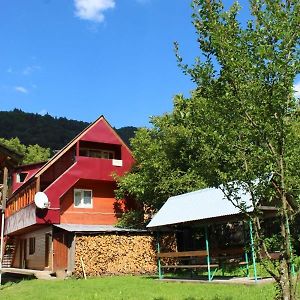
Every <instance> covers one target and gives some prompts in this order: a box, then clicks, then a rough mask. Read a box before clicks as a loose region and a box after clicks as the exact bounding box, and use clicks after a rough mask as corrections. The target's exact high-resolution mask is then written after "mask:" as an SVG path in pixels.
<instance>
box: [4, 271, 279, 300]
mask: <svg viewBox="0 0 300 300" xmlns="http://www.w3.org/2000/svg"><path fill="white" fill-rule="evenodd" d="M274 293H275V289H274V287H273V285H272V284H264V285H256V286H254V285H252V286H244V285H232V284H230V285H224V284H201V283H178V282H169V283H168V282H160V281H158V280H155V279H153V278H150V277H138V276H120V277H117V276H114V277H102V278H92V279H88V280H82V279H80V280H76V279H67V280H52V281H45V280H36V279H33V280H23V281H20V282H18V283H10V282H8V283H6V284H5V285H3V286H2V288H1V289H0V299H1V300H2V299H3V300H20V299H22V300H27V299H28V300H34V299H41V300H57V299H70V300H92V299H105V300H106V299H117V300H118V299H124V300H125V299H126V300H127V299H141V300H147V299H149V300H150V299H151V300H155V299H156V300H176V299H184V300H196V299H197V300H234V299H239V300H240V299H247V300H261V299H264V300H268V299H270V300H271V299H273V297H274Z"/></svg>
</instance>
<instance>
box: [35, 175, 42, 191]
mask: <svg viewBox="0 0 300 300" xmlns="http://www.w3.org/2000/svg"><path fill="white" fill-rule="evenodd" d="M35 189H36V191H35V192H36V193H37V192H40V190H41V177H40V176H39V177H37V179H36V182H35Z"/></svg>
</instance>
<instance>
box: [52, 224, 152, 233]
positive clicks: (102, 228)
mask: <svg viewBox="0 0 300 300" xmlns="http://www.w3.org/2000/svg"><path fill="white" fill-rule="evenodd" d="M54 227H57V228H60V229H63V230H66V231H69V232H75V233H76V232H78V233H100V232H102V233H105V232H136V233H137V232H147V230H142V229H131V228H120V227H116V226H112V225H85V224H58V225H54Z"/></svg>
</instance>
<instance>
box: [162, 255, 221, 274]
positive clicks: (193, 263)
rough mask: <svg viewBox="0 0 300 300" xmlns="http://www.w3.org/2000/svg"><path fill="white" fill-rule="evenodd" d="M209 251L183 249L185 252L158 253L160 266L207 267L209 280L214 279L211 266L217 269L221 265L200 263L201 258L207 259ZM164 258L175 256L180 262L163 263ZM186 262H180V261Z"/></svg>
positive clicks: (176, 267) (180, 267) (165, 267)
mask: <svg viewBox="0 0 300 300" xmlns="http://www.w3.org/2000/svg"><path fill="white" fill-rule="evenodd" d="M207 255H208V252H207V251H206V250H198V251H183V252H164V253H158V254H157V258H158V260H159V267H160V268H163V269H201V268H202V269H207V270H208V273H209V280H211V279H212V277H213V276H210V268H214V269H217V268H218V267H219V265H218V264H208V263H207V262H208V261H206V263H204V264H202V263H200V261H201V259H202V260H203V259H205V258H206V259H207ZM162 258H173V259H178V261H179V263H178V264H164V265H163V264H161V261H160V259H162ZM183 261H184V262H185V263H180V262H183Z"/></svg>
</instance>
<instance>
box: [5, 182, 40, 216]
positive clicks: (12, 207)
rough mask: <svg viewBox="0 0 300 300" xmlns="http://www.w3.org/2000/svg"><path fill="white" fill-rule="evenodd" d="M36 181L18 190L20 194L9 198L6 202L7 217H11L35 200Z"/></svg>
mask: <svg viewBox="0 0 300 300" xmlns="http://www.w3.org/2000/svg"><path fill="white" fill-rule="evenodd" d="M36 192H37V189H36V182H33V183H31V184H30V185H28V186H27V187H26V188H24V189H23V190H21V191H20V192H18V194H17V195H16V196H14V197H12V198H11V199H9V200H8V202H7V204H6V210H5V217H9V216H11V215H12V214H14V213H16V212H17V211H19V210H20V209H22V208H24V207H26V206H27V205H29V204H31V203H33V202H34V195H35V194H36Z"/></svg>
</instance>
